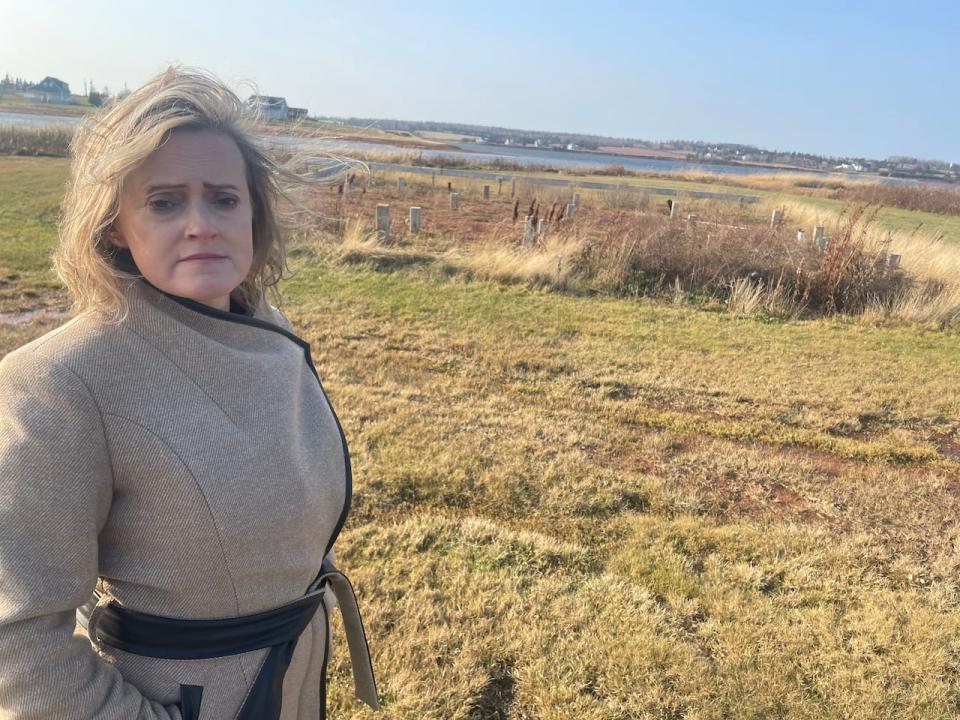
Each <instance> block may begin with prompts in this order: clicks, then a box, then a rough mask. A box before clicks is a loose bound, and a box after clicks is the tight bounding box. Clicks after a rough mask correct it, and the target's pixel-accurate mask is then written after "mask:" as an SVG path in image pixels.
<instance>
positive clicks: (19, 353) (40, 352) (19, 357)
mask: <svg viewBox="0 0 960 720" xmlns="http://www.w3.org/2000/svg"><path fill="white" fill-rule="evenodd" d="M121 334H122V330H121V328H120V326H119V325H117V324H115V323H109V322H106V321H104V320H102V319H100V318H98V317H97V316H96V315H94V314H90V313H81V314H80V315H77V316H75V317H74V318H72V319H71V320H68V321H67V322H65V323H64V324H63V325H60V326H59V327H57V328H54V329H53V330H51V331H49V332H47V333H45V334H43V335H41V336H40V337H38V338H35V339H33V340H31V341H30V342H28V343H26V344H25V345H21V346H20V347H18V348H16V349H15V350H12V351H11V352H9V353H7V355H6V356H4V357H3V359H2V360H0V377H6V378H9V377H10V376H11V375H18V374H22V373H29V374H30V375H31V376H36V375H37V374H38V373H39V372H41V371H42V370H43V369H44V368H46V369H48V370H49V369H52V368H55V367H59V368H62V369H66V370H69V371H70V372H71V373H73V374H75V375H78V376H80V375H82V374H84V370H85V368H87V367H89V366H91V365H93V364H102V360H103V358H104V356H105V355H104V354H105V353H109V352H110V350H111V349H112V348H113V347H115V346H116V345H117V344H118V342H119V337H120V335H121Z"/></svg>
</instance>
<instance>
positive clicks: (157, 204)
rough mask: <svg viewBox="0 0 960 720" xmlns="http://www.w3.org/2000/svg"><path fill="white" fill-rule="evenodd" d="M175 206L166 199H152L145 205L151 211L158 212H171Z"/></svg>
mask: <svg viewBox="0 0 960 720" xmlns="http://www.w3.org/2000/svg"><path fill="white" fill-rule="evenodd" d="M175 204H176V203H174V202H173V200H168V199H166V198H154V199H153V200H150V201H149V202H148V203H147V205H148V206H149V207H150V209H151V210H156V211H158V212H164V211H166V210H171V209H173V207H174V206H175Z"/></svg>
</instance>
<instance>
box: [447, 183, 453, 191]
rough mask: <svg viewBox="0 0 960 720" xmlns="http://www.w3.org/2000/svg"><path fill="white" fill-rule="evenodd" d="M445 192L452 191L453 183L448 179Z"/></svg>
mask: <svg viewBox="0 0 960 720" xmlns="http://www.w3.org/2000/svg"><path fill="white" fill-rule="evenodd" d="M447 192H453V183H452V182H450V181H449V180H448V181H447Z"/></svg>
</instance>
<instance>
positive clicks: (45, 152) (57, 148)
mask: <svg viewBox="0 0 960 720" xmlns="http://www.w3.org/2000/svg"><path fill="white" fill-rule="evenodd" d="M73 130H74V129H73V127H72V126H69V125H41V126H39V127H26V126H22V125H0V155H29V156H46V157H67V155H69V153H70V139H71V138H72V137H73Z"/></svg>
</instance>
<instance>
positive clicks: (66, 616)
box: [0, 348, 180, 720]
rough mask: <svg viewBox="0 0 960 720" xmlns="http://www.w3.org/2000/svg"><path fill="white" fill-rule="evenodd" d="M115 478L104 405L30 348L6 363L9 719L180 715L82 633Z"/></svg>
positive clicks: (0, 583) (2, 643)
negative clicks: (81, 611)
mask: <svg viewBox="0 0 960 720" xmlns="http://www.w3.org/2000/svg"><path fill="white" fill-rule="evenodd" d="M112 485H113V478H112V472H111V468H110V457H109V451H108V447H107V440H106V437H105V433H104V426H103V421H102V418H101V415H100V411H99V408H98V407H97V405H96V403H95V402H94V399H93V397H92V396H91V394H90V393H89V391H88V390H87V388H86V386H85V385H84V384H83V382H82V381H81V380H80V378H78V377H77V376H76V375H74V374H73V373H72V372H71V371H70V370H68V369H67V368H66V367H64V366H62V365H60V364H58V363H56V362H54V361H51V360H48V359H45V358H43V357H42V356H41V355H39V354H37V353H36V352H34V351H32V350H31V349H30V348H22V349H21V350H18V351H15V352H14V353H11V354H10V355H8V356H7V357H6V358H4V359H3V362H0V719H3V720H41V719H42V720H56V719H59V718H64V719H66V718H70V719H71V720H76V719H78V718H83V719H84V720H171V719H172V720H180V711H179V708H178V706H176V705H169V706H164V705H162V704H161V703H159V702H156V701H153V700H149V699H148V698H145V697H144V696H143V695H142V694H141V693H140V691H139V690H138V689H137V688H136V687H135V686H134V685H132V684H131V683H129V682H126V681H125V680H124V678H123V676H122V675H121V673H120V671H119V670H117V669H116V668H115V667H113V666H112V665H109V664H107V663H106V662H105V661H104V660H103V659H102V658H101V656H100V655H98V654H97V653H96V651H95V650H94V649H93V647H92V646H91V645H90V642H89V640H87V638H86V637H85V636H84V635H82V634H80V633H75V632H74V631H75V626H76V614H75V610H76V608H78V607H79V606H80V605H83V604H84V603H85V602H86V601H87V599H88V598H89V597H90V595H91V594H92V593H93V590H94V587H95V585H96V581H97V577H98V572H97V566H98V558H97V553H98V549H97V536H98V533H99V532H100V530H101V529H102V528H103V526H104V523H105V522H106V519H107V514H108V512H109V509H110V503H111V499H112Z"/></svg>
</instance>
